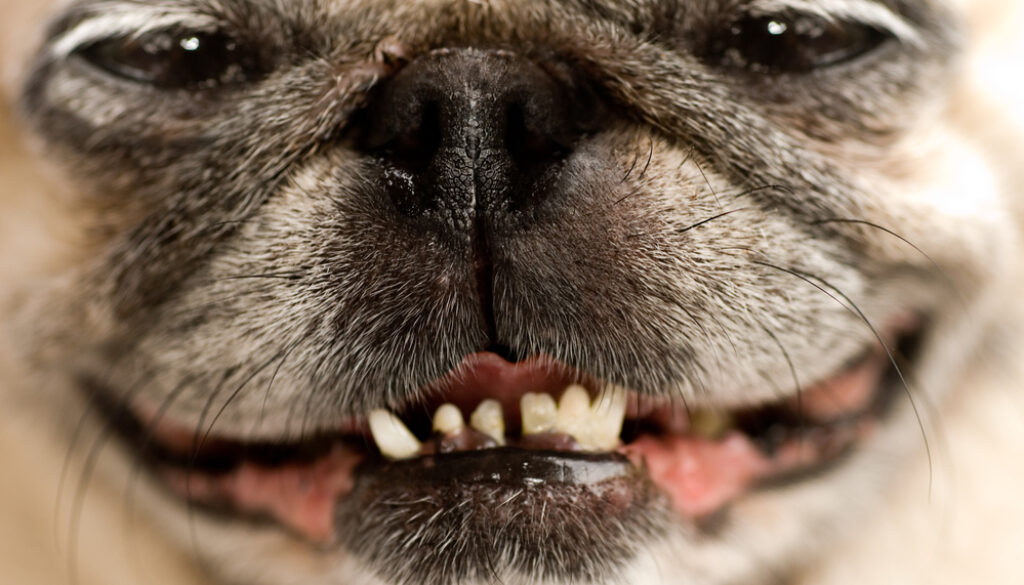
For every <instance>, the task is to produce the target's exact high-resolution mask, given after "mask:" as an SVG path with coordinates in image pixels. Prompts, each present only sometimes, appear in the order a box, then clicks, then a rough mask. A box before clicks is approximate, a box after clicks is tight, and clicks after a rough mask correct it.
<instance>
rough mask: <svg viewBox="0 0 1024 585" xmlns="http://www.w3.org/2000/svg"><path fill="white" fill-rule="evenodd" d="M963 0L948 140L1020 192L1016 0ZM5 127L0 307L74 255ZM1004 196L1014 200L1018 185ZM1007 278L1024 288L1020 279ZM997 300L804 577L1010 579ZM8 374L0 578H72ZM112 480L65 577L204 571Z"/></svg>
mask: <svg viewBox="0 0 1024 585" xmlns="http://www.w3.org/2000/svg"><path fill="white" fill-rule="evenodd" d="M961 3H962V4H965V6H964V10H965V12H966V13H967V14H969V15H971V16H970V21H969V22H970V25H971V37H970V40H969V42H970V45H971V52H970V54H971V56H972V60H971V62H970V63H969V67H968V69H967V73H966V74H965V78H964V80H963V81H964V84H963V89H962V91H961V94H960V96H958V99H957V100H956V102H955V107H954V111H952V112H950V114H949V115H950V116H954V117H955V119H956V123H955V124H954V127H955V128H956V129H957V131H958V132H959V134H958V135H957V137H956V138H957V139H959V140H962V141H964V143H965V144H966V145H967V147H968V148H969V149H970V150H972V151H977V152H980V153H981V154H982V156H983V157H984V158H985V160H987V161H988V162H989V163H990V164H991V165H992V166H993V167H997V168H1000V169H1009V172H1005V173H1003V174H1002V175H1001V177H1002V181H1004V182H1005V183H1006V184H1004V185H1002V188H1003V189H1010V188H1011V185H1013V184H1014V181H1016V183H1015V184H1016V185H1018V187H1017V189H1018V190H1019V189H1020V187H1019V185H1021V184H1024V178H1022V176H1021V175H1024V171H1022V169H1021V167H1024V162H1022V161H1024V155H1022V153H1024V147H1022V143H1024V140H1022V139H1021V137H1022V136H1024V108H1022V107H1019V106H1016V104H1021V103H1024V87H1020V85H1021V82H1020V81H1019V77H1020V75H1019V71H1020V70H1021V67H1022V66H1024V42H1021V41H1020V40H1019V39H1017V38H1015V37H1017V36H1018V31H1019V30H1020V27H1021V26H1024V7H1022V6H1020V3H1019V2H1017V0H961ZM45 5H46V3H45V2H38V3H32V2H17V1H14V0H0V12H2V13H3V14H4V15H5V17H4V20H3V24H2V30H0V32H2V33H3V35H4V40H3V44H2V45H0V65H2V66H3V67H4V68H3V70H0V79H2V80H3V81H4V82H5V83H6V84H7V86H8V87H10V86H11V85H12V84H13V83H14V80H16V79H17V77H18V74H19V73H18V70H17V64H18V63H19V62H20V60H19V57H20V56H22V55H24V54H25V53H26V52H28V51H29V50H30V49H31V47H30V46H29V44H30V43H31V41H30V40H26V39H31V38H32V35H33V34H34V32H35V31H36V30H37V28H38V18H39V15H40V14H43V13H45V8H46V6H45ZM1015 92H1016V93H1015ZM6 95H8V96H9V95H10V94H9V93H8V94H6ZM19 136H20V134H19V132H18V128H17V121H16V118H15V116H14V115H13V113H12V109H11V106H10V103H9V100H8V99H0V310H2V309H3V307H4V304H5V299H4V295H3V285H4V283H9V282H13V281H14V280H15V279H18V280H19V281H24V280H23V279H29V278H33V276H34V275H36V274H39V273H45V272H47V269H48V268H49V267H51V266H52V264H53V263H56V264H59V265H63V266H68V265H73V263H74V262H75V259H76V258H77V257H79V254H81V253H83V252H82V242H83V239H82V238H83V237H84V234H81V233H78V232H76V226H80V225H81V222H80V221H76V218H74V217H69V213H68V212H67V206H66V205H65V203H66V202H64V201H62V198H61V194H60V193H61V187H59V181H58V182H54V181H52V180H50V175H52V174H53V173H52V171H50V170H49V169H47V168H45V167H42V166H39V165H36V164H35V163H34V162H32V161H33V159H32V157H31V156H30V154H29V153H30V152H31V145H26V144H24V143H23V141H22V140H21V139H20V138H19ZM1014 177H1016V178H1014ZM1018 200H1019V201H1022V202H1024V194H1022V195H1021V196H1018ZM1018 209H1019V210H1020V214H1019V215H1020V217H1019V218H1017V219H1018V222H1017V223H1018V224H1019V225H1022V226H1024V203H1019V204H1018ZM77 219H79V220H80V218H77ZM1018 234H1024V227H1022V228H1021V229H1020V230H1019V231H1018ZM1021 239H1024V237H1022V238H1021ZM1021 252H1024V250H1021ZM1017 290H1019V291H1021V294H1020V295H1018V298H1019V299H1024V283H1021V285H1020V286H1019V287H1018V288H1017ZM1001 310H1002V311H1003V312H1004V313H1003V314H1004V319H1003V330H1002V331H1000V332H997V334H996V335H994V336H993V338H992V339H991V340H990V341H989V343H988V344H987V345H986V346H985V351H984V355H980V356H978V359H977V360H976V361H977V363H978V367H977V368H975V369H974V370H973V371H972V372H971V374H970V375H969V376H967V377H966V378H965V379H964V380H962V381H961V382H960V383H959V387H960V389H961V391H960V392H959V393H958V394H957V395H956V396H955V398H954V399H953V400H952V401H950V403H949V404H944V405H940V407H939V411H938V413H937V414H935V415H934V416H933V418H932V421H931V422H932V423H933V426H934V427H935V428H936V432H935V433H934V434H931V435H930V438H931V442H930V446H931V448H932V460H931V462H930V464H929V461H928V459H927V458H926V456H925V452H924V450H923V448H922V449H921V451H920V453H919V457H918V458H917V460H916V462H915V464H914V465H913V466H911V468H910V469H908V472H907V474H906V477H904V478H903V479H902V480H901V482H899V489H896V490H894V491H893V492H892V494H891V495H890V498H889V502H888V504H887V506H886V507H885V508H883V509H879V510H877V514H875V515H874V516H872V517H871V518H866V519H865V522H864V526H862V527H860V528H859V529H858V530H857V531H856V532H855V533H854V536H853V537H852V538H851V539H850V540H849V541H848V542H847V544H845V545H844V546H841V547H840V548H839V549H838V550H836V551H835V552H834V554H832V555H831V557H830V558H829V559H828V560H827V562H825V563H823V564H822V565H821V567H820V568H819V570H818V571H816V572H815V573H814V574H812V575H811V576H809V578H808V579H807V581H806V582H807V583H808V585H810V584H814V585H845V584H847V583H849V584H851V585H852V584H854V583H856V584H861V585H863V584H869V585H875V584H888V583H894V584H896V583H898V584H901V585H909V584H913V583H922V584H925V583H927V584H934V585H947V584H948V585H954V584H963V583H987V584H989V585H1002V584H1005V585H1015V584H1019V583H1021V582H1024V565H1022V564H1021V563H1020V560H1019V554H1020V549H1021V543H1022V542H1024V505H1021V499H1020V498H1021V496H1020V486H1022V485H1024V392H1022V391H1021V388H1022V387H1024V337H1022V336H1021V335H1020V333H1019V332H1021V331H1024V300H1022V301H1018V303H1017V305H1016V306H1006V307H1003V308H1002V309H1001ZM4 314H5V313H0V315H4ZM17 378H18V366H17V364H14V363H11V362H10V359H9V352H8V351H7V348H6V347H2V346H0V583H11V584H18V585H59V584H61V583H67V582H69V581H68V579H69V578H70V573H69V564H70V563H69V557H70V551H69V550H68V549H67V546H66V544H62V545H58V542H59V543H67V542H68V540H69V539H68V533H69V531H70V530H72V529H74V528H75V526H73V525H71V524H70V523H69V518H70V517H71V516H72V513H71V512H72V511H71V510H70V508H71V507H73V506H75V504H74V500H75V498H74V496H73V495H71V494H73V493H74V492H75V491H76V490H77V489H79V488H80V486H79V484H78V480H79V478H81V477H82V475H81V469H82V468H81V462H80V461H75V462H72V463H71V465H70V467H69V470H68V471H67V472H66V473H64V472H63V471H62V466H63V465H64V464H65V454H66V449H67V445H66V444H65V443H64V442H63V441H61V440H58V439H56V438H53V437H52V436H51V435H50V434H49V433H47V432H46V429H47V428H48V427H46V425H44V424H41V423H40V422H39V420H40V417H42V416H43V413H41V412H39V411H37V410H36V406H35V405H32V404H26V403H23V402H21V401H18V400H14V399H12V398H10V397H9V396H6V395H5V393H4V387H5V385H8V384H9V383H10V382H9V381H10V380H13V379H17ZM71 418H74V417H71ZM102 463H103V462H102V461H101V464H102ZM62 476H63V477H64V478H65V479H64V483H63V485H61V478H62ZM117 485H118V486H119V489H110V488H109V486H106V485H104V484H103V482H101V481H91V482H90V483H89V485H88V486H87V490H86V492H85V499H84V501H83V502H82V503H81V506H82V508H81V509H82V510H83V511H84V514H83V515H82V519H81V524H80V525H79V526H77V530H78V534H79V536H78V537H77V542H78V543H79V546H80V549H79V550H78V553H77V555H76V559H77V562H76V563H74V565H75V573H76V575H77V579H78V584H79V585H122V584H124V585H132V584H137V583H147V584H153V585H164V584H166V585H193V584H194V585H199V584H202V583H204V582H206V581H205V580H204V577H203V575H202V571H201V570H199V569H198V568H197V566H196V563H195V562H194V561H193V560H192V559H191V558H190V555H189V552H188V551H179V550H176V549H173V548H171V547H169V546H168V545H166V544H165V543H163V542H162V540H161V538H160V536H159V535H158V533H159V531H156V530H152V529H151V528H150V527H148V526H147V518H146V517H145V514H144V513H143V512H141V511H140V512H139V513H138V514H137V520H136V521H135V522H130V521H129V518H130V517H131V514H130V513H129V512H127V511H126V508H125V497H124V494H123V493H122V492H121V491H120V487H121V486H122V484H121V483H118V484H117ZM59 489H62V490H63V494H61V497H60V498H58V495H59V494H58V490H59ZM58 501H59V502H60V504H59V505H58ZM808 538H813V535H808Z"/></svg>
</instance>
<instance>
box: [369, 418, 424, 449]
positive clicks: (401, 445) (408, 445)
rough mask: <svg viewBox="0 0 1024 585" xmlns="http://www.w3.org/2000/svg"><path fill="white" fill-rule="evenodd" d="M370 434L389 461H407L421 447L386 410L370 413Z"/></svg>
mask: <svg viewBox="0 0 1024 585" xmlns="http://www.w3.org/2000/svg"><path fill="white" fill-rule="evenodd" d="M369 420H370V434H372V435H373V440H374V441H376V442H377V447H378V448H379V449H380V452H381V453H382V454H384V456H385V457H387V458H389V459H409V458H410V457H414V456H416V455H418V454H419V452H420V449H421V445H420V442H419V441H418V440H417V439H416V437H415V436H414V435H413V434H412V432H411V431H410V430H409V428H408V427H406V426H405V423H403V422H402V421H401V420H399V418H398V417H397V416H395V415H394V414H391V413H390V412H388V411H387V410H382V409H378V410H374V411H373V412H371V413H370V419H369Z"/></svg>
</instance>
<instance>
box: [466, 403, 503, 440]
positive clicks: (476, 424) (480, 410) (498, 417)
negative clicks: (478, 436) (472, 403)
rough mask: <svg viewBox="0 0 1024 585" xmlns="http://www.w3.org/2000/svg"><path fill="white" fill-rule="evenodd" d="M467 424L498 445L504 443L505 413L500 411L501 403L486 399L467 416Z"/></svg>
mask: <svg viewBox="0 0 1024 585" xmlns="http://www.w3.org/2000/svg"><path fill="white" fill-rule="evenodd" d="M469 424H470V426H472V427H473V428H474V429H476V430H478V431H480V432H481V433H484V434H485V435H488V436H490V437H491V438H492V439H494V440H495V441H497V442H498V444H499V445H504V444H505V414H504V413H503V412H502V411H501V403H500V402H498V401H497V400H493V399H488V400H484V401H483V402H481V403H480V406H477V407H476V410H474V411H473V414H471V415H470V417H469Z"/></svg>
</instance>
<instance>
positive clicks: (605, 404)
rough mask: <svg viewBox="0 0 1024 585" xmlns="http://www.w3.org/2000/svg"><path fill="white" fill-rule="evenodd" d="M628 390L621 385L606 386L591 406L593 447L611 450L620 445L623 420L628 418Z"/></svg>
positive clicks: (589, 439)
mask: <svg viewBox="0 0 1024 585" xmlns="http://www.w3.org/2000/svg"><path fill="white" fill-rule="evenodd" d="M626 400H627V395H626V390H625V389H623V388H620V387H619V386H606V387H605V388H604V389H603V390H602V391H601V393H600V394H599V395H598V396H597V398H596V399H595V400H594V404H593V406H591V408H590V432H589V433H588V437H587V439H588V441H589V442H590V445H589V446H591V447H593V448H595V449H598V450H601V451H610V450H612V449H614V448H616V447H618V446H619V435H621V434H622V422H623V421H624V420H625V418H626Z"/></svg>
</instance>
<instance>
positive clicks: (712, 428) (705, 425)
mask: <svg viewBox="0 0 1024 585" xmlns="http://www.w3.org/2000/svg"><path fill="white" fill-rule="evenodd" d="M732 427H733V420H732V418H731V417H730V416H729V415H728V414H726V413H724V412H721V411H717V410H708V409H703V408H701V409H697V410H695V411H693V412H692V413H691V414H690V430H691V431H692V432H693V434H694V435H696V436H698V437H701V438H704V439H719V438H721V437H722V435H724V434H725V433H726V432H728V431H729V429H731V428H732Z"/></svg>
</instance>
